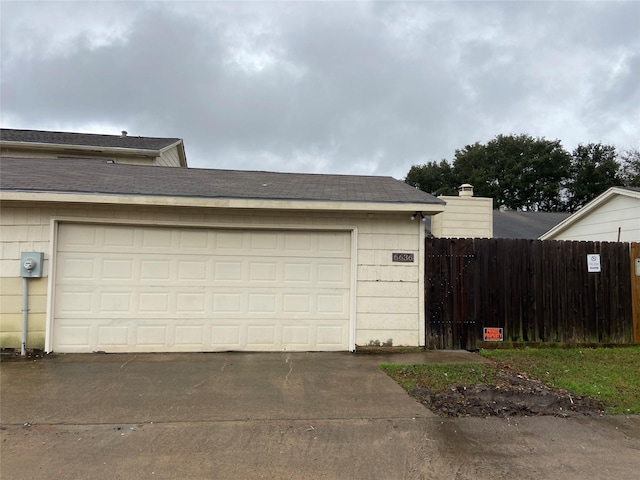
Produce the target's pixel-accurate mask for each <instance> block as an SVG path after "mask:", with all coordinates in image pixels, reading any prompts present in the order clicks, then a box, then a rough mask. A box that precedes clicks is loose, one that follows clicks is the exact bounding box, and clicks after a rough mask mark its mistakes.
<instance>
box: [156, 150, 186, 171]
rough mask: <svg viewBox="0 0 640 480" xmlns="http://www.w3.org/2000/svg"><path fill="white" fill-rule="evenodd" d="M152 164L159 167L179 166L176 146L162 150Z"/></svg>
mask: <svg viewBox="0 0 640 480" xmlns="http://www.w3.org/2000/svg"><path fill="white" fill-rule="evenodd" d="M153 164H154V165H158V166H161V167H181V166H182V165H180V155H179V154H178V148H177V147H173V148H170V149H168V150H166V151H164V152H162V153H161V154H160V156H159V157H156V159H155V161H154V162H153Z"/></svg>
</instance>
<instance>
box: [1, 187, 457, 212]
mask: <svg viewBox="0 0 640 480" xmlns="http://www.w3.org/2000/svg"><path fill="white" fill-rule="evenodd" d="M0 201H26V202H55V203H86V204H89V203H90V204H111V205H145V206H154V207H160V206H167V207H200V208H237V209H255V210H315V211H345V212H348V211H353V212H355V211H358V212H374V211H375V212H408V213H413V212H422V213H423V214H425V215H431V214H436V213H440V212H442V211H444V204H428V203H385V202H339V201H335V202H332V201H313V200H268V199H259V198H254V199H252V198H203V197H162V196H144V195H100V194H78V193H48V192H8V191H3V192H0Z"/></svg>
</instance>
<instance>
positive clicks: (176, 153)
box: [0, 128, 187, 167]
mask: <svg viewBox="0 0 640 480" xmlns="http://www.w3.org/2000/svg"><path fill="white" fill-rule="evenodd" d="M0 155H1V156H3V157H14V158H18V157H20V158H25V157H26V158H94V159H101V160H107V159H109V160H113V161H114V162H115V163H126V164H132V165H157V166H164V167H186V166H187V157H186V155H185V151H184V143H183V141H182V140H181V139H179V138H153V137H131V136H129V135H127V132H125V131H123V132H122V133H121V135H97V134H92V133H71V132H47V131H42V130H14V129H9V128H3V129H0Z"/></svg>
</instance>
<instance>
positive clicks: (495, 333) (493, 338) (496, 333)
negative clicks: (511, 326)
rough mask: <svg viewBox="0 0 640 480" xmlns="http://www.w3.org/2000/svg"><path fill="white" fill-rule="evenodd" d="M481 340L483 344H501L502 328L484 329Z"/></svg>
mask: <svg viewBox="0 0 640 480" xmlns="http://www.w3.org/2000/svg"><path fill="white" fill-rule="evenodd" d="M482 338H483V339H484V341H485V342H502V341H503V340H504V338H503V336H502V328H492V327H485V328H484V333H483V336H482Z"/></svg>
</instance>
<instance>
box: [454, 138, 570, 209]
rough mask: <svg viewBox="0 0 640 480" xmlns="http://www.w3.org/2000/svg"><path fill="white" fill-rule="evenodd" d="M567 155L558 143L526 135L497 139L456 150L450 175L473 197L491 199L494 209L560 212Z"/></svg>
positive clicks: (566, 168) (567, 160) (566, 170)
mask: <svg viewBox="0 0 640 480" xmlns="http://www.w3.org/2000/svg"><path fill="white" fill-rule="evenodd" d="M568 170H569V154H568V153H567V152H566V151H565V150H564V148H562V145H561V143H560V141H559V140H554V141H551V140H546V139H544V138H533V137H531V136H530V135H525V134H522V135H498V136H497V137H496V138H494V139H493V140H491V141H489V142H488V143H487V144H486V145H482V144H480V143H475V144H473V145H467V146H466V147H464V148H463V149H461V150H456V153H455V159H454V173H455V175H456V177H457V178H458V179H459V180H460V181H461V182H463V183H471V184H472V185H473V186H474V190H475V193H476V195H478V196H484V197H491V198H493V203H494V207H495V208H497V207H499V206H501V205H504V206H506V207H508V208H512V209H521V210H534V211H561V210H563V209H564V203H563V201H562V185H563V182H564V180H565V178H566V176H567V174H568Z"/></svg>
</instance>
